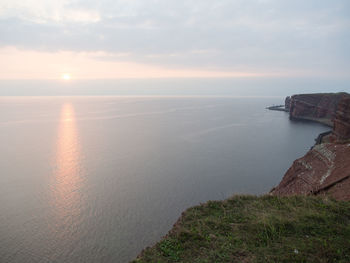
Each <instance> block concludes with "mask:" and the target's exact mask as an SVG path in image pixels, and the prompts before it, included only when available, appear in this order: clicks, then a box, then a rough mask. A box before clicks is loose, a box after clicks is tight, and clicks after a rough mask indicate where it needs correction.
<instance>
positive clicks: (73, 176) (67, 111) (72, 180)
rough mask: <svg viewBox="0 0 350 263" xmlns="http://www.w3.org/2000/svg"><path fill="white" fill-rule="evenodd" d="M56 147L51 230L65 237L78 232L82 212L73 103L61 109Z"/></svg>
mask: <svg viewBox="0 0 350 263" xmlns="http://www.w3.org/2000/svg"><path fill="white" fill-rule="evenodd" d="M56 147H57V153H56V167H55V172H54V177H53V182H52V184H51V193H52V208H53V210H54V214H55V222H52V223H53V224H52V230H53V231H54V236H55V237H56V238H57V237H58V238H60V239H61V238H62V239H65V238H67V237H70V238H71V237H72V236H73V235H75V234H76V231H77V228H78V226H79V223H80V222H81V213H82V211H81V207H82V195H81V187H82V184H83V177H82V169H81V153H80V145H79V140H78V132H77V127H76V121H75V115H74V108H73V106H72V104H70V103H65V104H63V106H62V109H61V117H60V122H59V128H58V137H57V146H56Z"/></svg>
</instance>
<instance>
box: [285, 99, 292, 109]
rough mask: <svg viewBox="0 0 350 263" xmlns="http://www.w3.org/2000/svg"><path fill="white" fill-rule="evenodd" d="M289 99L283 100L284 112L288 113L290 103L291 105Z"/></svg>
mask: <svg viewBox="0 0 350 263" xmlns="http://www.w3.org/2000/svg"><path fill="white" fill-rule="evenodd" d="M291 100H292V99H291V97H289V96H288V97H286V99H285V100H284V108H285V109H286V111H290V103H291Z"/></svg>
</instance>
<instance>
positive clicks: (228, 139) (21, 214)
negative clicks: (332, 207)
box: [0, 95, 329, 263]
mask: <svg viewBox="0 0 350 263" xmlns="http://www.w3.org/2000/svg"><path fill="white" fill-rule="evenodd" d="M283 102H284V97H283V96H232V95H231V96H211V95H208V96H188V95H187V96H135V95H133V96H111V95H110V96H19V95H18V96H2V97H0V145H1V147H0V168H1V169H0V171H1V174H0V262H28V263H30V262H121V263H123V262H129V261H130V260H132V259H134V258H135V257H136V256H137V255H138V254H139V253H140V252H141V250H142V249H143V248H145V247H147V246H151V245H153V244H155V243H156V242H157V241H159V240H160V238H161V237H162V236H164V235H166V233H167V232H168V231H169V230H170V229H171V227H172V225H173V224H174V223H175V222H176V220H177V219H178V218H179V216H180V215H181V212H182V211H184V210H185V209H186V208H188V207H191V206H195V205H199V204H201V203H204V202H206V201H208V200H222V199H225V198H229V197H230V196H232V195H237V194H254V195H262V194H265V193H268V192H269V190H270V189H271V188H272V187H273V186H275V185H277V184H278V183H279V181H280V180H281V179H282V177H283V175H284V173H285V172H286V171H287V169H288V168H289V167H290V166H291V164H292V163H293V161H294V160H295V159H297V158H299V157H301V156H303V155H304V154H305V153H306V152H307V151H308V149H310V147H311V146H312V145H313V144H314V139H315V138H316V137H317V135H318V134H319V133H321V132H324V131H327V130H329V128H328V127H325V126H323V125H320V124H316V123H310V122H295V121H290V120H289V118H288V113H286V112H280V111H270V110H267V109H266V107H267V106H270V105H277V104H283Z"/></svg>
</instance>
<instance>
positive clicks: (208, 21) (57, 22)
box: [0, 0, 350, 79]
mask: <svg viewBox="0 0 350 263" xmlns="http://www.w3.org/2000/svg"><path fill="white" fill-rule="evenodd" d="M349 47H350V1H349V0H332V1H330V0H293V1H291V0H288V1H287V0H218V1H212V0H187V1H182V0H98V1H97V0H55V1H52V0H50V1H49V0H0V69H1V70H0V79H59V78H61V76H62V75H63V74H70V76H71V78H72V79H119V78H193V77H195V78H196V77H200V78H203V77H205V78H220V77H230V78H254V77H258V78H261V77H269V78H271V77H272V78H274V77H275V78H284V77H285V78H319V77H322V78H325V77H326V78H334V79H347V78H349V76H350V52H349Z"/></svg>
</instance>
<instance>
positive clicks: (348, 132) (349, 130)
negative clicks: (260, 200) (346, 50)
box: [271, 93, 350, 200]
mask: <svg viewBox="0 0 350 263" xmlns="http://www.w3.org/2000/svg"><path fill="white" fill-rule="evenodd" d="M327 105H328V106H329V108H327V107H328V106H327ZM333 116H334V117H333ZM290 118H291V119H295V118H297V119H305V118H306V119H308V120H315V121H319V120H320V119H321V120H322V122H324V121H328V120H330V121H331V125H332V126H334V128H333V130H332V132H331V133H330V134H329V135H327V136H325V137H323V138H322V140H321V141H320V142H319V144H316V145H315V146H314V147H312V148H311V150H310V151H309V152H308V153H307V154H306V155H305V156H304V157H302V158H300V159H297V160H295V161H294V163H293V165H292V166H291V167H290V168H289V169H288V171H287V173H286V174H285V175H284V177H283V179H282V181H281V182H280V184H279V185H278V186H277V187H276V188H274V189H273V190H272V191H271V194H273V195H280V196H286V195H299V194H302V195H320V194H329V195H331V196H332V197H334V198H336V199H338V200H350V95H349V94H347V93H337V94H323V95H322V94H305V95H295V96H292V97H291V100H290ZM333 123H334V125H333Z"/></svg>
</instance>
